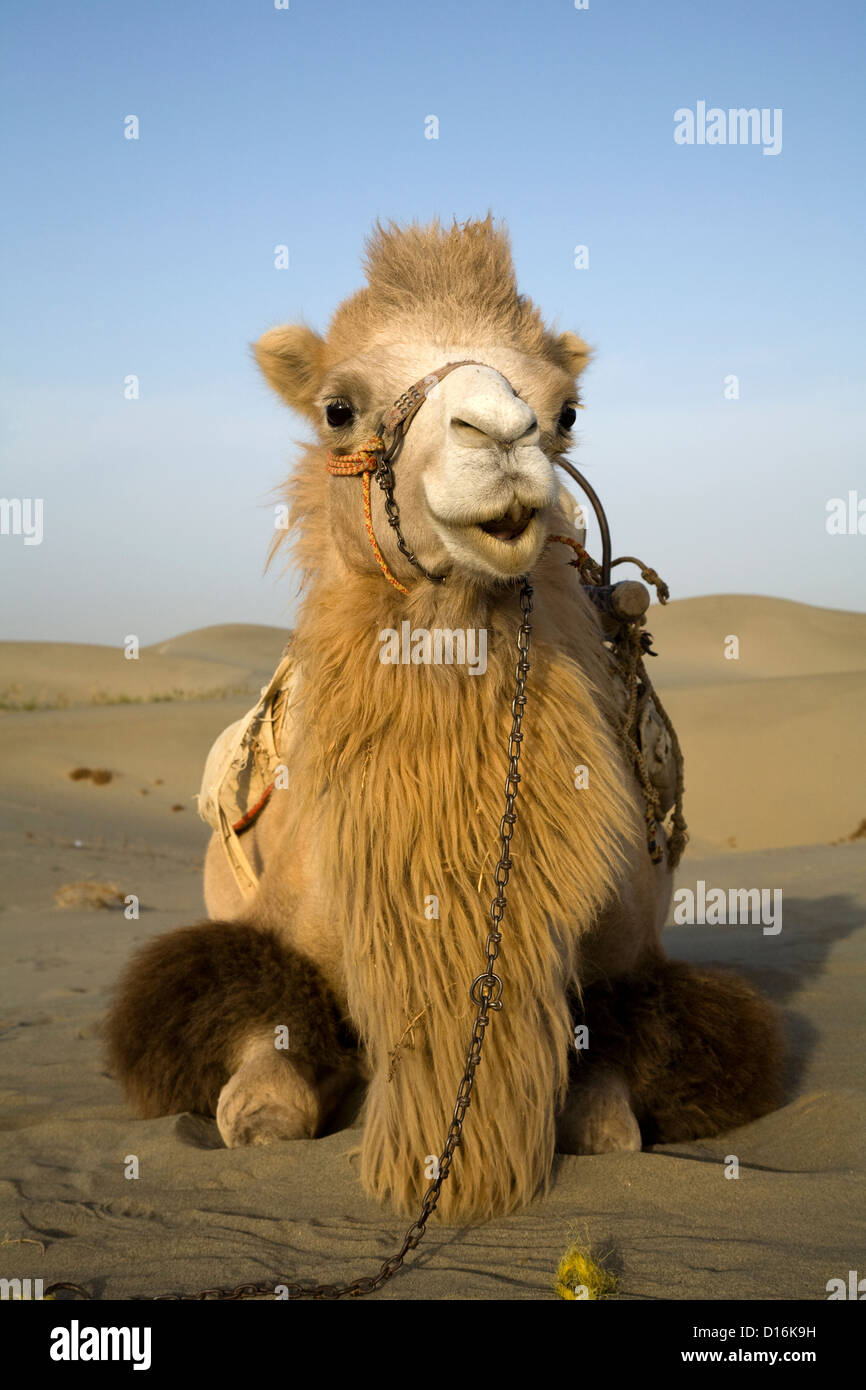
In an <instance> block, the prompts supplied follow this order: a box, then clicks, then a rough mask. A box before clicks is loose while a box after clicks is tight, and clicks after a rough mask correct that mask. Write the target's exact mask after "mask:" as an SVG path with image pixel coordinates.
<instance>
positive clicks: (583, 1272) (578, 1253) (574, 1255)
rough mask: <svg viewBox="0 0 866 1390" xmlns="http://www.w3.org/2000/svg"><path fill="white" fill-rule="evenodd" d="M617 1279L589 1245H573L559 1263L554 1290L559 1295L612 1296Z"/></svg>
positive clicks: (571, 1296)
mask: <svg viewBox="0 0 866 1390" xmlns="http://www.w3.org/2000/svg"><path fill="white" fill-rule="evenodd" d="M617 1285H618V1280H617V1277H616V1275H615V1274H612V1273H611V1272H610V1270H608V1269H605V1268H604V1267H603V1266H602V1265H601V1264H600V1263H599V1261H598V1260H596V1259H594V1258H593V1256H592V1254H591V1253H590V1250H589V1247H584V1248H581V1247H580V1246H579V1245H570V1246H569V1247H568V1249H567V1250H566V1252H565V1254H564V1255H563V1257H562V1259H561V1260H560V1262H559V1268H558V1269H557V1271H556V1279H555V1280H554V1285H553V1288H554V1292H555V1293H556V1294H557V1296H558V1297H559V1298H564V1299H567V1300H574V1301H577V1300H578V1299H587V1300H589V1299H601V1298H610V1297H611V1296H612V1295H613V1294H615V1293H616V1290H617Z"/></svg>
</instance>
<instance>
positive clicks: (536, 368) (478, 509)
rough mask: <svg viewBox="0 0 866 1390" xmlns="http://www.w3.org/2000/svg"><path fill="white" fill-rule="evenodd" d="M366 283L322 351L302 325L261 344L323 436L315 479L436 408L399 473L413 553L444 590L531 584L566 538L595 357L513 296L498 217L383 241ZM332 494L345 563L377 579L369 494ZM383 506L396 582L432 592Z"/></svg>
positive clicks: (373, 250)
mask: <svg viewBox="0 0 866 1390" xmlns="http://www.w3.org/2000/svg"><path fill="white" fill-rule="evenodd" d="M366 270H367V285H366V287H365V288H363V289H361V290H360V291H358V292H357V293H356V294H354V295H353V296H352V297H351V298H349V299H348V300H347V301H346V302H345V303H344V304H343V305H341V306H340V308H339V309H338V310H337V312H336V314H335V315H334V318H333V320H332V322H331V325H330V328H329V330H328V333H327V335H326V336H325V337H321V336H320V335H319V334H317V333H315V332H314V331H313V330H312V329H310V328H309V327H307V326H306V325H302V324H296V325H289V326H286V327H281V328H274V329H272V330H271V331H270V332H268V333H266V334H265V335H264V337H263V338H261V340H260V341H259V343H258V344H257V345H256V349H255V351H256V356H257V358H258V361H259V364H260V366H261V368H262V370H263V372H264V375H265V377H266V378H267V380H268V381H269V383H270V384H271V385H272V386H273V387H274V389H275V390H276V391H277V392H278V393H279V395H280V396H281V397H282V398H283V399H284V400H285V401H286V402H287V403H288V404H289V405H290V406H292V407H293V408H294V409H295V410H297V411H299V412H301V413H302V414H303V415H305V416H306V417H307V418H308V419H309V420H311V421H312V423H313V425H314V426H315V429H316V432H317V436H318V443H319V446H320V447H319V448H318V449H317V450H313V451H312V453H311V456H310V458H309V459H308V461H307V467H310V466H312V467H315V468H317V469H319V470H320V472H321V474H322V476H324V474H325V467H324V465H323V461H322V454H323V451H328V452H329V453H330V455H331V458H332V460H333V459H334V458H336V459H339V458H340V457H341V456H345V455H352V454H354V453H355V452H356V451H358V450H359V449H361V448H362V447H363V446H364V445H365V444H366V443H368V442H369V441H370V440H371V438H373V437H375V436H377V435H379V434H380V433H381V430H382V424H383V420H384V418H385V416H386V413H387V411H388V410H389V408H390V407H391V406H392V405H393V404H394V402H395V401H396V400H397V399H398V397H400V396H401V394H402V393H403V392H405V391H406V390H407V388H408V387H410V386H411V385H413V384H415V383H416V382H417V383H420V385H421V388H422V390H423V392H424V395H425V398H426V399H425V400H424V403H423V405H422V406H421V407H420V409H419V410H418V412H417V414H416V415H415V416H414V418H413V419H412V421H411V424H410V425H409V426H408V427H407V431H406V434H405V438H404V440H403V442H402V445H401V447H400V451H399V454H398V456H397V459H396V461H395V464H394V479H395V493H394V495H395V497H396V500H397V504H398V506H399V512H400V526H401V529H402V532H403V535H404V536H405V539H406V542H407V544H408V546H409V547H410V549H411V550H412V551H413V552H414V553H415V555H416V556H417V558H418V560H419V561H420V562H421V564H422V565H423V566H424V568H425V569H426V570H427V571H428V572H430V573H432V574H435V575H444V576H446V578H448V577H456V578H458V579H460V578H462V579H474V580H475V581H480V582H481V583H482V584H484V585H485V586H490V585H491V584H494V585H495V584H496V583H497V582H502V581H506V580H510V579H513V578H514V577H516V576H518V575H521V574H524V573H526V572H527V571H529V570H531V569H532V567H533V565H534V564H535V563H536V561H537V560H538V558H539V556H540V554H541V551H542V550H543V548H544V545H545V543H546V541H547V537H548V535H549V534H550V533H551V531H556V530H561V529H562V516H561V515H559V516H557V515H556V513H557V503H558V501H559V499H560V497H561V492H562V489H561V487H560V484H559V481H558V479H557V477H556V474H555V472H554V463H555V461H556V459H557V458H558V457H559V456H560V455H562V454H563V453H564V452H565V451H566V450H567V449H568V448H569V446H570V444H571V436H572V429H573V426H574V423H575V420H576V411H577V408H578V405H579V396H578V386H577V378H578V376H579V375H580V373H581V371H582V370H583V368H584V366H585V365H586V363H587V360H588V358H589V350H588V348H587V346H586V344H585V343H583V342H582V341H581V339H580V338H578V337H577V336H576V335H575V334H573V333H569V332H562V333H557V332H554V331H552V330H550V329H549V328H547V327H546V326H545V324H544V323H543V321H542V319H541V316H540V314H539V311H538V310H537V309H536V308H535V307H534V306H533V304H532V302H531V301H530V300H529V299H527V298H526V297H525V296H524V295H521V294H520V293H519V292H518V289H517V284H516V281H515V275H514V267H513V263H512V258H511V250H510V245H509V241H508V237H507V234H506V232H505V231H504V230H501V229H499V228H497V227H495V226H494V224H493V222H492V219H491V218H490V217H489V216H488V217H487V218H486V219H485V220H484V221H481V222H474V223H467V224H465V225H462V226H458V225H457V224H456V223H455V224H454V225H453V226H452V227H451V228H443V227H441V226H440V225H439V223H438V222H434V223H432V224H431V225H430V226H426V227H422V226H418V225H412V226H410V227H406V228H399V227H395V226H393V225H391V226H390V227H389V228H388V229H385V228H383V227H382V226H378V227H377V229H376V231H375V232H374V234H373V236H372V237H371V239H370V241H369V242H368V246H367V256H366ZM451 362H466V365H462V366H459V367H457V368H455V369H453V370H451V371H449V372H448V373H447V374H446V375H444V377H443V379H442V380H441V381H440V380H438V379H437V378H436V377H434V376H433V375H432V373H434V372H435V371H436V370H437V369H439V368H441V367H443V366H445V364H447V363H451ZM425 378H427V381H426V382H425V380H424V379H425ZM327 487H328V489H329V491H328V492H327V494H326V495H327V511H328V517H329V525H330V528H331V533H332V535H333V539H334V540H335V542H336V544H337V547H338V549H339V550H340V551H341V553H342V554H343V556H344V558H345V560H346V563H347V564H348V565H349V566H350V567H351V568H354V569H357V568H359V567H360V568H363V569H368V570H369V569H374V568H375V564H376V562H375V559H374V556H373V555H372V553H371V551H370V548H369V545H367V543H366V540H365V536H364V529H363V523H364V519H363V514H362V507H361V502H360V487H361V485H360V483H359V481H358V480H357V479H355V478H350V477H330V478H328V480H327ZM372 507H373V512H372V516H373V529H374V533H375V535H376V537H377V539H378V542H379V544H380V546H381V549H382V551H383V553H384V555H385V558H386V560H387V563H388V565H389V566H390V568H391V569H392V571H393V572H394V573H395V574H397V575H399V576H400V578H401V580H402V581H403V582H404V583H407V584H409V583H414V582H426V581H424V580H423V579H421V578H420V576H419V575H418V572H417V570H415V571H413V569H412V568H411V566H410V565H409V564H408V562H407V561H406V560H404V559H403V558H402V557H401V555H400V554H399V551H398V549H397V546H396V542H395V539H394V536H393V532H392V529H391V528H390V527H389V526H388V522H387V517H386V515H385V509H384V499H383V497H382V495H381V493H380V490H379V489H378V488H377V487H376V486H375V485H374V486H373V488H372ZM307 510H309V507H308V508H307Z"/></svg>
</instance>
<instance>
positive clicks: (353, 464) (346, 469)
mask: <svg viewBox="0 0 866 1390" xmlns="http://www.w3.org/2000/svg"><path fill="white" fill-rule="evenodd" d="M384 448H385V442H384V440H382V439H380V437H379V436H378V435H373V437H372V439H368V440H367V443H366V444H362V445H361V447H360V448H359V449H357V450H356V451H355V453H354V454H332V453H331V451H330V449H329V450H328V472H329V473H332V474H333V475H334V477H337V478H351V477H355V476H356V475H357V474H358V473H360V474H362V482H363V488H364V530H365V531H366V532H367V539H368V541H369V542H370V545H371V547H372V550H373V554H374V555H375V557H376V564H377V565H378V566H379V569H380V570H381V571H382V573H383V574H384V576H385V578H386V579H387V581H388V583H389V584H393V586H394V588H395V589H398V590H399V591H400V593H401V594H408V593H409V590H408V589H407V588H406V586H405V584H401V583H400V581H399V579H395V578H394V575H393V574H392V573H391V571H390V570H389V568H388V565H387V562H386V560H385V557H384V555H383V554H382V552H381V550H380V549H379V542H378V541H377V540H376V536H375V534H374V532H373V512H372V508H371V504H370V478H371V476H372V475H373V473H375V471H376V467H377V465H378V462H379V455H380V454H381V453H382V451H383V450H384Z"/></svg>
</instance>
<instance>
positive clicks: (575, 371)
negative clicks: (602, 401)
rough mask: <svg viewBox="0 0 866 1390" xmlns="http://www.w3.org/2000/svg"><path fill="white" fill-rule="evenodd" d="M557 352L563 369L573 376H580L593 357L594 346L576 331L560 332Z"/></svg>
mask: <svg viewBox="0 0 866 1390" xmlns="http://www.w3.org/2000/svg"><path fill="white" fill-rule="evenodd" d="M556 352H557V355H558V357H559V359H560V362H561V364H562V367H563V369H564V370H565V371H566V372H568V375H569V376H573V377H578V376H580V374H581V372H582V371H583V369H584V367H585V366H586V364H587V362H588V361H589V359H590V358H591V357H592V348H591V347H589V346H588V345H587V344H586V343H585V342H584V341H583V339H582V338H578V336H577V334H576V333H560V335H559V337H558V338H557V339H556Z"/></svg>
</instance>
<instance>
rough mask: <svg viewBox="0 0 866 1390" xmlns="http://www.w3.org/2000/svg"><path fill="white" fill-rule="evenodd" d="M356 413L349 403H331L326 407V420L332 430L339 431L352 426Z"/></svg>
mask: <svg viewBox="0 0 866 1390" xmlns="http://www.w3.org/2000/svg"><path fill="white" fill-rule="evenodd" d="M354 418H355V412H354V410H353V409H352V407H351V405H350V404H349V402H348V401H330V402H329V404H328V405H326V406H325V419H326V420H327V422H328V424H329V425H330V426H331V428H332V429H335V430H339V429H342V428H343V427H344V426H345V425H348V424H351V422H352V421H353V420H354Z"/></svg>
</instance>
